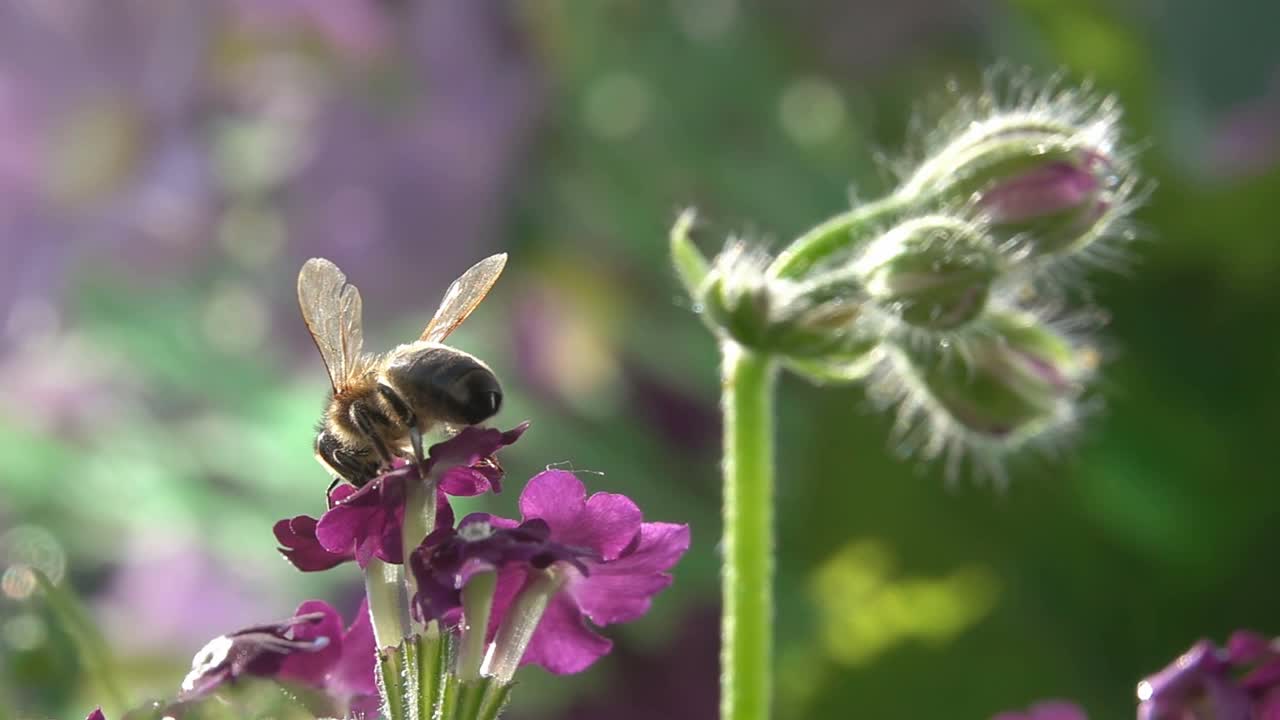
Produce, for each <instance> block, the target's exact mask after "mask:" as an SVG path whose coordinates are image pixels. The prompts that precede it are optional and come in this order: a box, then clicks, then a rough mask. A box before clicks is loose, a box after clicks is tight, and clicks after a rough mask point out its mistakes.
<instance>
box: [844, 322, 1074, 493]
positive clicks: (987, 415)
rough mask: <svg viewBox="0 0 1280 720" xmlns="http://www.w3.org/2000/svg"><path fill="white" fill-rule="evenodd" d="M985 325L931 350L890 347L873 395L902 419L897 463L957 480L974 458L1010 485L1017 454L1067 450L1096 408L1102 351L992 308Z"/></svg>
mask: <svg viewBox="0 0 1280 720" xmlns="http://www.w3.org/2000/svg"><path fill="white" fill-rule="evenodd" d="M982 325H983V327H982V328H981V329H979V328H975V329H974V330H973V331H972V332H970V333H967V334H966V335H965V336H964V337H962V338H959V339H958V340H956V341H955V342H947V343H945V344H943V345H938V346H935V347H934V348H932V349H929V348H925V347H922V346H919V345H904V344H900V343H884V344H883V345H881V347H880V348H878V349H877V353H878V364H877V365H876V367H875V368H874V370H872V372H871V373H870V375H869V377H868V381H867V388H868V393H869V396H870V398H871V399H872V401H873V402H874V403H875V404H876V405H877V406H878V407H880V408H881V409H890V408H892V409H893V410H894V411H895V423H894V436H895V447H896V450H897V451H898V453H899V454H901V455H903V456H906V457H912V456H914V457H917V458H919V459H921V460H925V461H933V460H937V459H942V460H943V461H944V462H945V466H946V475H947V477H948V479H949V480H952V481H954V480H955V479H956V478H958V477H959V476H960V474H961V471H962V469H963V467H964V461H965V460H966V459H968V460H969V461H970V462H971V463H972V465H973V467H974V469H975V471H976V473H977V474H978V475H979V476H987V477H990V478H992V479H993V480H994V482H995V483H996V484H997V485H1000V486H1003V485H1004V484H1005V482H1006V474H1005V467H1004V463H1005V462H1006V460H1007V459H1008V458H1009V457H1010V456H1011V455H1013V454H1015V453H1018V452H1020V451H1022V450H1024V449H1027V448H1038V449H1040V450H1042V451H1051V450H1054V449H1056V448H1058V447H1060V446H1062V445H1064V444H1065V443H1066V440H1068V439H1069V438H1070V436H1071V434H1072V432H1073V431H1074V430H1075V428H1076V427H1077V425H1078V422H1079V420H1080V418H1081V417H1082V416H1083V415H1085V414H1088V412H1089V411H1090V410H1092V409H1093V407H1092V403H1091V402H1089V401H1086V399H1085V397H1084V389H1085V385H1086V383H1087V381H1088V380H1089V379H1090V377H1091V376H1092V375H1093V373H1094V371H1095V370H1096V368H1097V352H1096V351H1095V350H1094V349H1093V348H1092V347H1090V346H1089V345H1088V344H1086V343H1084V342H1083V341H1082V340H1081V339H1080V338H1078V337H1075V336H1074V334H1073V333H1072V332H1071V331H1070V330H1066V329H1062V327H1059V326H1058V324H1056V323H1051V322H1048V321H1046V320H1044V319H1043V318H1041V317H1039V316H1037V315H1036V314H1035V313H1032V312H1028V311H1025V310H1012V309H993V310H992V311H991V312H990V313H989V314H988V316H986V317H985V318H984V319H983V321H982Z"/></svg>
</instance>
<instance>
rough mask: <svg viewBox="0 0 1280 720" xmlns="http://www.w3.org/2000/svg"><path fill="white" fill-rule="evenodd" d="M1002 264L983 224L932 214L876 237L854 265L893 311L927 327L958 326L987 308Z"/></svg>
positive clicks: (879, 302)
mask: <svg viewBox="0 0 1280 720" xmlns="http://www.w3.org/2000/svg"><path fill="white" fill-rule="evenodd" d="M1001 265H1002V261H1001V257H1000V254H999V252H998V251H997V250H996V248H995V247H994V246H993V244H992V242H991V241H990V239H989V238H988V237H987V235H986V234H985V233H984V232H983V229H982V227H981V226H979V225H976V224H974V223H971V222H967V221H965V220H963V219H962V218H957V217H951V216H948V215H928V216H925V217H920V218H913V219H911V220H907V221H905V222H903V223H900V224H899V225H897V226H896V227H894V228H892V229H890V230H889V231H888V232H886V233H885V234H884V235H882V236H880V237H879V238H877V239H876V240H874V241H873V242H872V243H871V244H870V245H869V246H868V248H867V250H866V252H864V253H863V255H862V256H861V257H859V258H858V260H857V261H856V262H855V263H854V269H855V271H856V272H857V273H858V274H859V275H860V276H861V278H862V283H863V285H864V286H865V288H866V291H867V294H868V295H869V296H870V298H871V299H872V300H873V301H874V302H875V303H876V304H877V306H879V307H880V308H881V309H883V310H886V311H887V312H889V313H890V314H892V315H893V316H894V317H896V318H898V319H900V320H901V321H903V322H905V323H906V324H908V325H910V326H912V327H914V328H918V329H922V330H954V329H956V328H958V327H961V326H963V325H966V324H968V323H970V322H972V321H973V320H974V319H976V318H977V317H978V316H979V315H981V314H982V311H983V309H984V308H985V307H986V305H987V297H988V296H989V295H990V292H991V286H992V283H994V282H995V280H996V277H997V275H998V274H999V272H1000V270H1001Z"/></svg>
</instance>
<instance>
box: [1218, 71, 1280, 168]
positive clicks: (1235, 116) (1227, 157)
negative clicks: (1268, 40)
mask: <svg viewBox="0 0 1280 720" xmlns="http://www.w3.org/2000/svg"><path fill="white" fill-rule="evenodd" d="M1207 153H1208V162H1209V166H1210V169H1212V170H1213V171H1214V172H1215V173H1216V174H1217V175H1218V176H1219V177H1224V178H1240V177H1248V176H1252V175H1260V174H1262V173H1264V172H1266V171H1268V170H1270V169H1271V168H1273V167H1275V165H1276V162H1277V161H1280V69H1277V70H1276V71H1275V72H1274V73H1273V74H1272V77H1271V84H1270V87H1268V88H1267V89H1266V90H1265V91H1264V92H1263V93H1262V94H1261V95H1260V96H1259V97H1256V98H1254V99H1252V100H1249V101H1248V102H1245V103H1241V104H1240V105H1238V106H1236V107H1234V108H1232V109H1230V110H1229V111H1227V113H1225V114H1224V115H1223V116H1222V117H1220V118H1218V119H1217V123H1216V126H1215V127H1213V128H1212V130H1211V134H1210V137H1209V141H1208V150H1207Z"/></svg>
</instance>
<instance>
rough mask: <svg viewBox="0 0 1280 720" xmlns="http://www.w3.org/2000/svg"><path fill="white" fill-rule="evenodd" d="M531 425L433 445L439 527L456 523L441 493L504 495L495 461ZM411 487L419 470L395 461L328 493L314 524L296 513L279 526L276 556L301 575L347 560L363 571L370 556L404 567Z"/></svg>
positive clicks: (429, 465)
mask: <svg viewBox="0 0 1280 720" xmlns="http://www.w3.org/2000/svg"><path fill="white" fill-rule="evenodd" d="M528 427H529V424H528V423H521V424H520V425H517V426H516V427H515V428H513V429H511V430H508V431H506V432H501V431H498V430H495V429H492V428H478V427H467V428H463V429H462V431H461V432H459V433H458V434H457V435H454V436H453V437H451V438H449V439H448V440H446V441H444V442H442V443H437V444H436V445H433V446H431V449H430V451H429V452H428V456H427V460H426V472H427V473H428V474H429V475H433V476H434V477H435V479H436V480H437V482H438V484H437V493H436V498H437V499H436V502H437V515H436V526H437V527H451V526H452V525H453V512H452V510H451V509H450V507H449V503H448V501H447V500H446V498H445V495H446V494H448V495H456V496H463V497H465V496H471V495H479V494H480V493H483V492H485V491H487V490H489V489H493V490H494V492H497V491H499V490H500V489H501V482H502V466H501V465H499V464H498V461H497V459H496V458H494V457H493V455H494V453H496V452H497V451H498V450H500V449H502V448H504V447H506V446H507V445H510V444H512V443H514V442H515V441H516V440H518V439H519V438H520V436H521V435H522V434H523V433H524V431H525V430H526V429H527V428H528ZM411 482H419V479H418V468H417V467H416V466H415V465H413V464H412V463H408V462H405V461H398V462H397V464H396V466H395V467H394V468H393V469H392V470H390V471H389V472H387V473H384V474H383V475H380V476H379V477H377V478H374V479H373V480H372V481H370V482H369V483H368V484H366V485H365V486H364V487H362V488H360V489H358V490H357V489H356V488H354V487H352V486H350V485H339V486H338V487H335V488H334V489H333V490H332V491H331V492H330V493H329V510H328V511H327V512H325V514H324V515H323V516H321V518H320V519H319V520H318V521H316V520H313V519H312V518H310V517H308V516H306V515H299V516H297V517H295V518H292V519H290V520H281V521H280V522H278V523H276V526H275V533H276V539H277V540H278V541H279V542H280V545H281V546H282V547H281V548H280V552H281V554H283V555H284V556H285V558H287V559H288V560H289V561H290V562H292V563H293V564H294V565H295V566H296V567H297V568H298V569H299V570H303V571H315V570H326V569H328V568H331V567H333V566H334V565H337V564H339V563H342V562H345V561H347V560H350V559H355V561H356V562H357V563H359V565H360V567H362V568H363V567H365V566H367V565H368V564H369V561H370V560H371V559H372V558H374V557H377V558H378V559H380V560H382V561H384V562H388V563H401V562H403V559H404V551H403V548H402V544H403V543H402V539H401V527H402V526H403V524H404V512H405V496H406V493H407V489H408V485H407V483H411ZM313 523H314V524H313Z"/></svg>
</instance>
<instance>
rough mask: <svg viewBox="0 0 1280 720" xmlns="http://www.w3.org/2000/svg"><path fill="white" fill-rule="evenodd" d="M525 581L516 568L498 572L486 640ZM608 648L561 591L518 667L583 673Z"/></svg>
mask: <svg viewBox="0 0 1280 720" xmlns="http://www.w3.org/2000/svg"><path fill="white" fill-rule="evenodd" d="M527 578H528V572H527V571H526V570H525V568H523V567H521V566H518V565H509V566H507V567H506V568H504V569H503V570H502V571H500V572H499V573H498V586H497V587H496V588H495V589H494V593H493V611H492V612H493V614H492V615H491V616H490V620H489V633H488V635H489V639H490V640H492V639H493V636H494V635H496V634H497V631H498V626H499V624H500V623H501V621H502V619H503V618H505V617H506V615H507V610H508V609H509V608H510V607H511V601H512V600H513V599H514V598H515V595H516V593H517V592H519V590H520V588H522V587H524V584H525V580H526V579H527ZM612 647H613V643H612V642H610V641H609V640H606V639H605V638H602V637H600V636H599V635H597V634H595V633H594V632H592V631H591V630H590V629H589V628H587V625H586V622H585V621H584V620H583V617H582V613H581V612H580V611H579V610H578V608H577V606H575V605H574V602H573V600H572V599H571V598H569V596H568V595H566V594H565V592H564V591H563V590H562V591H561V592H560V593H558V594H557V595H556V596H555V597H553V598H552V599H551V602H549V603H548V604H547V610H546V612H545V613H543V615H542V620H541V621H540V622H539V623H538V629H537V630H534V631H533V638H532V639H531V640H530V641H529V647H528V649H527V650H525V654H524V657H523V658H521V660H520V664H521V665H530V664H533V665H541V666H542V667H544V668H546V669H547V670H548V671H550V672H552V673H555V674H557V675H567V674H570V673H576V672H581V671H582V670H585V669H586V668H587V667H589V666H590V665H591V664H592V663H594V662H595V661H596V660H598V659H600V658H601V657H602V656H604V655H605V654H606V653H608V652H609V650H610V649H611V648H612Z"/></svg>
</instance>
